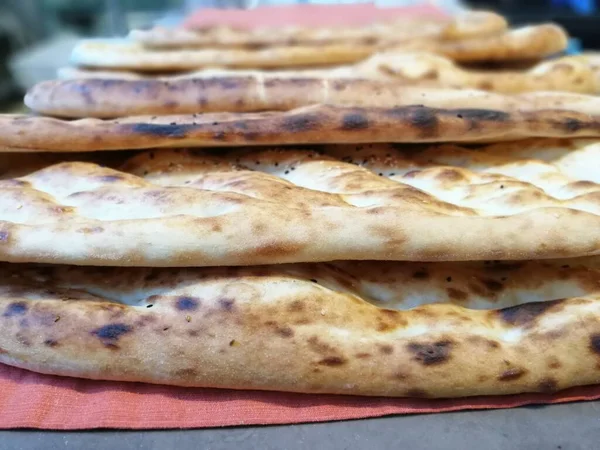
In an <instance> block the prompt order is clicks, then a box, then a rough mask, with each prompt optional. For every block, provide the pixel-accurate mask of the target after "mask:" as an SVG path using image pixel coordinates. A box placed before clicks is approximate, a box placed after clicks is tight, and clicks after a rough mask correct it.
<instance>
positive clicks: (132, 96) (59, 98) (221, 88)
mask: <svg viewBox="0 0 600 450" xmlns="http://www.w3.org/2000/svg"><path fill="white" fill-rule="evenodd" d="M421 56H422V55H421ZM379 61H385V62H381V63H379V62H378V61H377V60H374V59H373V60H371V61H370V63H371V64H370V65H368V66H363V67H361V68H360V69H358V70H354V68H349V69H346V71H344V69H343V68H340V69H338V70H334V71H331V72H329V73H325V76H319V77H315V76H311V73H305V74H302V73H300V74H298V76H295V75H296V74H290V76H283V77H281V76H280V75H279V74H270V73H265V72H260V71H251V72H241V73H237V74H236V73H235V72H224V74H222V75H219V74H218V72H214V71H211V72H209V73H206V74H204V75H206V76H202V77H192V78H187V77H183V78H177V79H164V80H118V79H99V78H83V79H79V78H78V79H74V80H50V81H44V82H41V83H38V84H37V85H35V86H34V87H33V88H32V89H30V90H29V92H28V93H27V95H26V96H25V104H26V105H27V106H28V107H29V108H31V109H32V110H34V111H36V112H38V113H42V114H47V115H52V116H59V117H71V118H84V117H98V118H112V117H124V116H135V115H147V114H149V115H152V114H156V115H166V114H193V113H203V112H222V111H227V112H254V111H268V110H271V111H273V110H276V111H287V110H291V109H294V108H299V107H302V106H308V105H311V104H327V105H340V106H358V107H377V108H390V107H396V106H402V105H417V104H422V105H425V106H429V107H436V108H453V107H455V106H456V105H457V104H459V102H460V101H461V100H462V99H464V101H465V102H466V103H468V104H469V105H468V106H467V105H466V104H463V105H461V106H463V107H477V108H496V107H499V108H502V109H508V108H510V109H518V110H524V109H528V110H531V109H542V108H555V107H556V106H555V105H556V104H557V101H559V102H561V103H562V105H560V107H561V108H569V107H571V106H572V107H573V108H577V106H575V105H576V104H575V103H572V102H578V103H579V104H583V103H589V104H590V105H592V104H593V105H595V106H594V107H593V108H590V109H589V110H588V111H590V112H591V113H597V112H599V111H600V101H599V100H597V99H596V98H595V97H585V96H571V95H563V94H556V93H551V90H552V89H557V90H559V91H560V88H561V86H564V87H566V86H567V85H568V84H570V86H569V89H572V90H577V89H580V90H581V91H583V92H590V93H592V92H595V91H596V90H597V89H598V86H597V81H596V76H595V74H594V72H593V70H592V69H591V68H590V67H589V66H588V65H586V64H585V63H583V62H580V61H575V60H571V61H568V62H560V61H557V62H548V63H544V64H542V65H540V66H538V67H536V68H535V69H533V70H532V71H531V72H528V73H526V74H520V75H521V76H519V74H515V73H505V74H497V75H489V74H483V73H482V74H477V73H473V74H469V73H467V72H464V71H462V70H460V69H458V68H455V69H456V71H455V70H454V69H453V68H452V65H451V66H449V67H448V66H447V67H445V68H444V67H443V66H444V64H443V63H444V61H436V57H433V58H432V59H429V60H428V59H427V58H420V57H411V56H407V57H406V58H402V57H398V58H397V59H392V58H390V59H386V58H385V57H384V56H382V58H381V59H380V60H379ZM419 62H422V64H421V65H419ZM436 63H441V64H436ZM360 73H362V74H365V75H366V77H365V78H371V79H370V80H362V79H357V78H353V76H355V75H356V74H360ZM369 73H370V75H369ZM336 74H339V75H341V76H338V75H336ZM382 74H385V75H382ZM312 75H314V74H312ZM344 76H346V77H347V78H346V79H344ZM380 77H381V78H383V77H387V78H386V79H383V80H380V79H377V78H380ZM428 80H429V82H431V83H442V84H445V85H447V86H445V88H437V87H434V88H429V87H420V86H411V84H412V83H414V84H417V85H418V84H420V83H421V82H423V81H424V82H426V83H427V82H428ZM433 80H435V81H433ZM398 81H399V82H398ZM461 83H463V87H467V86H465V85H469V84H476V85H478V87H483V88H492V89H493V88H494V87H497V88H499V89H504V90H511V89H512V90H517V91H518V90H520V89H522V88H525V89H527V88H529V90H536V86H537V88H539V89H537V90H536V91H538V90H541V89H542V88H544V87H546V88H549V90H548V91H546V92H543V93H541V94H533V95H528V96H524V97H510V96H501V95H491V94H486V93H485V92H477V91H472V90H469V89H466V90H462V91H460V92H458V91H456V90H453V89H451V88H454V87H456V84H459V85H460V84H461ZM486 83H487V84H486ZM494 83H495V84H494ZM514 88H517V89H514ZM540 105H544V106H540ZM595 108H597V109H595Z"/></svg>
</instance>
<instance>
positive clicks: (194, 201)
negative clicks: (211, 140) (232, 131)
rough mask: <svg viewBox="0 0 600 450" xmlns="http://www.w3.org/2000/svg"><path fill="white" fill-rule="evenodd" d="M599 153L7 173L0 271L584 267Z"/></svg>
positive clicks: (208, 157) (144, 157)
mask: <svg viewBox="0 0 600 450" xmlns="http://www.w3.org/2000/svg"><path fill="white" fill-rule="evenodd" d="M599 151H600V144H599V143H598V141H595V140H574V141H565V140H536V141H525V142H515V143H511V144H497V145H493V146H487V147H480V148H477V149H469V148H465V147H458V146H452V145H441V146H429V147H427V146H422V147H419V146H416V147H414V148H411V147H408V148H407V147H406V146H393V145H359V146H352V145H349V146H331V147H324V148H317V149H310V148H308V149H307V148H304V149H294V148H286V149H281V148H279V149H277V148H259V149H241V150H237V151H231V152H227V153H223V152H218V151H207V152H205V151H201V150H161V151H147V152H141V153H139V154H137V155H135V156H133V157H132V158H131V159H129V160H127V161H125V162H124V163H122V164H115V165H113V167H115V168H118V169H119V170H115V169H114V168H110V167H103V166H100V165H98V164H94V163H92V162H77V161H68V162H63V163H60V162H59V163H57V164H52V165H49V166H47V167H44V168H41V169H40V170H36V171H34V172H32V173H23V172H20V173H19V171H17V170H16V168H14V167H13V168H11V172H10V173H12V174H14V175H9V176H7V177H5V179H2V180H0V260H4V261H9V262H39V263H61V264H78V265H97V266H103V265H104V266H106V265H111V266H112V265H114V266H177V267H182V266H215V265H254V264H275V263H286V262H317V261H331V260H341V259H346V260H412V261H444V260H445V261H465V260H486V259H489V260H509V259H521V260H525V259H536V258H543V259H546V258H563V257H576V256H585V255H596V254H600V201H599V198H600V197H599V193H600V185H599V184H598V183H599V182H600V179H599V178H598V171H597V170H596V168H597V164H596V162H597V160H598V158H599V153H598V152H599ZM55 157H57V158H59V156H58V155H55ZM59 161H60V160H59ZM26 162H27V161H23V164H26ZM30 167H32V168H34V170H35V169H38V168H39V166H36V165H32V166H30ZM15 175H16V176H17V178H14V176H15ZM248 236H251V239H249V238H248Z"/></svg>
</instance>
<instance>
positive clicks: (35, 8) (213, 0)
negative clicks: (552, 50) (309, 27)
mask: <svg viewBox="0 0 600 450" xmlns="http://www.w3.org/2000/svg"><path fill="white" fill-rule="evenodd" d="M358 2H360V1H354V2H349V1H341V2H340V1H329V2H328V1H323V0H321V1H318V2H314V3H358ZM292 3H313V2H311V1H310V0H298V1H293V0H227V1H225V0H221V1H220V0H123V1H119V0H104V1H102V0H1V1H0V105H6V104H10V102H20V100H21V98H22V97H21V96H22V94H23V91H24V90H25V89H27V87H29V86H31V85H32V84H34V83H35V82H38V81H41V80H44V79H50V78H54V77H55V74H56V69H57V68H58V67H61V66H65V65H67V63H68V58H69V54H70V50H71V48H72V47H73V45H74V44H75V42H77V40H78V39H80V38H82V37H103V36H125V35H126V34H127V32H128V31H129V30H130V29H134V28H149V27H151V26H153V25H165V26H176V25H178V24H180V23H181V22H182V21H183V20H184V19H185V18H186V17H189V16H190V15H191V14H194V13H198V11H201V10H202V8H254V7H256V6H265V5H284V4H292ZM375 3H376V4H377V5H380V6H381V7H386V6H394V7H398V6H414V5H415V4H423V3H427V4H428V5H430V6H434V7H436V8H439V9H441V10H443V11H445V12H448V13H453V12H456V11H458V10H461V9H463V8H472V9H488V10H493V11H496V12H498V13H500V14H503V15H505V16H506V17H507V18H508V19H509V21H510V22H511V23H512V24H513V25H521V24H527V23H533V22H543V21H553V22H556V23H558V24H560V25H562V26H563V27H565V28H566V29H567V31H568V32H569V34H570V35H571V36H573V37H575V39H574V40H573V42H572V46H571V51H572V52H576V51H577V49H578V48H581V47H582V46H584V47H585V48H586V49H600V33H598V32H597V30H598V29H600V14H598V10H597V5H596V0H469V1H463V0H445V1H444V0H438V1H428V2H418V1H410V0H404V1H402V0H380V1H376V2H375ZM3 109H6V108H3Z"/></svg>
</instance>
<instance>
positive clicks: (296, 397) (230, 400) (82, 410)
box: [0, 364, 600, 430]
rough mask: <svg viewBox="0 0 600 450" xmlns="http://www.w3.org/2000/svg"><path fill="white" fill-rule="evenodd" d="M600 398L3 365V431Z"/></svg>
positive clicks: (190, 424)
mask: <svg viewBox="0 0 600 450" xmlns="http://www.w3.org/2000/svg"><path fill="white" fill-rule="evenodd" d="M598 398H600V385H597V386H589V387H583V388H574V389H569V390H568V391H564V392H562V393H560V394H555V395H545V394H526V395H513V396H506V397H500V396H498V397H477V398H465V399H452V400H426V399H391V398H371V397H350V396H335V395H303V394H288V393H279V392H258V391H232V390H225V389H190V388H174V387H168V386H156V385H147V384H141V383H116V382H105V381H89V380H80V379H76V378H66V377H54V376H49V375H40V374H36V373H33V372H29V371H26V370H22V369H17V368H14V367H9V366H5V365H2V364H0V405H2V407H1V408H0V428H2V429H6V428H19V427H20V428H23V427H27V428H42V429H55V430H76V429H86V428H87V429H89V428H130V429H149V428H202V427H218V426H231V425H264V424H287V423H301V422H325V421H331V420H342V419H359V418H366V417H377V416H385V415H390V414H415V413H432V412H445V411H457V410H462V409H492V408H511V407H515V406H521V405H526V404H532V403H564V402H570V401H576V400H592V399H598Z"/></svg>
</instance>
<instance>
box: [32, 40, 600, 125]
mask: <svg viewBox="0 0 600 450" xmlns="http://www.w3.org/2000/svg"><path fill="white" fill-rule="evenodd" d="M598 73H600V71H598V70H597V69H596V68H595V67H594V66H593V65H592V64H590V63H588V62H587V61H585V60H581V59H576V58H573V57H561V58H555V59H552V60H549V61H544V62H541V63H538V64H536V65H534V66H533V67H528V68H527V69H524V70H510V69H508V70H478V69H471V68H465V67H461V66H458V65H457V64H455V63H453V62H452V61H451V60H449V59H448V58H444V57H443V56H439V55H434V54H432V53H423V52H415V53H411V52H406V53H404V52H383V53H376V54H375V55H373V56H371V57H370V58H368V59H367V60H365V61H363V62H360V63H357V64H353V65H347V66H337V67H332V68H323V69H305V70H299V69H291V70H273V71H258V70H239V69H238V70H236V69H202V70H195V71H191V72H175V73H168V74H158V75H157V74H148V73H139V72H132V71H124V70H90V69H82V68H78V67H62V68H60V69H59V70H58V74H57V75H58V78H59V79H61V80H74V79H90V78H92V79H102V80H107V79H115V80H164V81H169V82H173V81H176V80H181V79H186V78H194V79H196V78H200V79H210V78H244V77H255V78H257V79H262V80H265V81H269V80H272V79H275V78H317V77H321V78H327V79H337V80H339V79H362V80H374V81H385V82H393V83H398V84H400V85H402V86H420V87H442V88H452V89H465V88H466V89H481V90H484V91H490V92H498V93H503V94H519V93H524V92H533V91H563V92H574V93H579V94H594V93H598V92H600V77H599V76H598ZM54 84H56V83H55V82H54ZM54 84H53V82H48V83H46V84H44V85H43V86H46V87H50V86H53V87H52V89H57V88H56V87H54ZM36 89H39V87H37V88H36ZM70 95H72V92H62V93H61V101H62V100H64V99H63V96H70ZM132 100H133V99H132ZM45 101H46V102H49V100H48V99H45ZM53 101H54V102H55V101H56V99H53ZM39 107H41V106H38V105H36V108H39ZM34 109H35V108H34ZM50 114H57V113H53V112H50Z"/></svg>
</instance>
